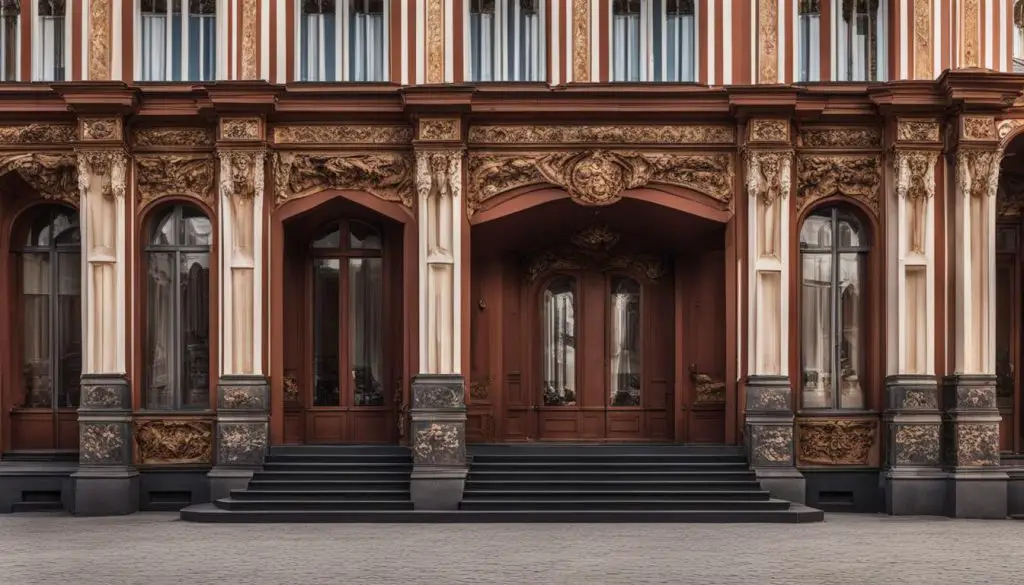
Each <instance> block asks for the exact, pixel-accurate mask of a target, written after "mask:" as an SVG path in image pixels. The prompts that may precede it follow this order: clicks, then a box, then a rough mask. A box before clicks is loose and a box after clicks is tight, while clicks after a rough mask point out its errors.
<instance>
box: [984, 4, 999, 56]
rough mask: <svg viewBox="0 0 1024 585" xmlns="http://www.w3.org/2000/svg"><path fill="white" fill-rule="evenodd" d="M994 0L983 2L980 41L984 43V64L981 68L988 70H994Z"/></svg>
mask: <svg viewBox="0 0 1024 585" xmlns="http://www.w3.org/2000/svg"><path fill="white" fill-rule="evenodd" d="M995 10H996V7H995V0H985V23H984V24H983V25H982V30H981V39H982V42H983V43H985V63H983V66H985V67H988V68H989V69H995V65H996V63H995V57H996V56H995V39H994V38H993V34H992V33H993V32H994V29H995V22H996V19H995Z"/></svg>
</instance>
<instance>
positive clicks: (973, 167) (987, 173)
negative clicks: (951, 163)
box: [956, 150, 1003, 198]
mask: <svg viewBox="0 0 1024 585" xmlns="http://www.w3.org/2000/svg"><path fill="white" fill-rule="evenodd" d="M1002 160H1003V152H1002V151H1001V150H960V152H958V153H957V154H956V175H957V186H958V187H959V188H960V193H961V194H963V196H964V197H976V198H980V197H985V196H988V197H994V196H995V194H996V191H997V190H998V189H999V165H1000V163H1001V162H1002Z"/></svg>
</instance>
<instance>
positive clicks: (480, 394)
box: [469, 376, 493, 400]
mask: <svg viewBox="0 0 1024 585" xmlns="http://www.w3.org/2000/svg"><path fill="white" fill-rule="evenodd" d="M492 381H493V380H492V378H491V377H490V376H487V377H486V378H484V379H482V380H477V381H476V382H472V383H471V384H470V385H469V397H470V398H471V399H473V400H487V399H488V397H489V396H490V392H491V382H492Z"/></svg>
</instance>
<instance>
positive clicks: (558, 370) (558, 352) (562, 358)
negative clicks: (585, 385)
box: [541, 276, 577, 406]
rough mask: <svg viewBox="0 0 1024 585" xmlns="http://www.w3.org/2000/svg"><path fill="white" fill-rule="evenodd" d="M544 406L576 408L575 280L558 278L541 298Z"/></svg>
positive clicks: (549, 285) (545, 290)
mask: <svg viewBox="0 0 1024 585" xmlns="http://www.w3.org/2000/svg"><path fill="white" fill-rule="evenodd" d="M541 319H542V320H543V321H542V325H541V327H542V335H543V340H542V347H543V354H542V359H543V368H544V406H576V401H577V392H576V279H575V278H573V277H571V276H557V277H555V278H554V279H553V280H552V281H551V282H550V283H548V286H547V287H546V288H545V289H544V292H543V293H542V295H541Z"/></svg>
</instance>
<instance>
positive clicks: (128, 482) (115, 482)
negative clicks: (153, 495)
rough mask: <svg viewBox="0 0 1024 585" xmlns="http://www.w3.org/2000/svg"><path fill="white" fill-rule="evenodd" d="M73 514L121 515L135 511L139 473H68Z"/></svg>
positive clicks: (131, 471) (120, 471) (113, 471)
mask: <svg viewBox="0 0 1024 585" xmlns="http://www.w3.org/2000/svg"><path fill="white" fill-rule="evenodd" d="M71 481H72V484H73V485H72V490H73V493H74V502H73V506H72V508H71V511H72V513H73V514H74V515H75V516H124V515H126V514H133V513H135V512H138V511H139V472H138V471H136V470H134V469H131V470H117V471H115V470H107V469H97V470H86V471H78V472H76V473H73V474H71Z"/></svg>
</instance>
